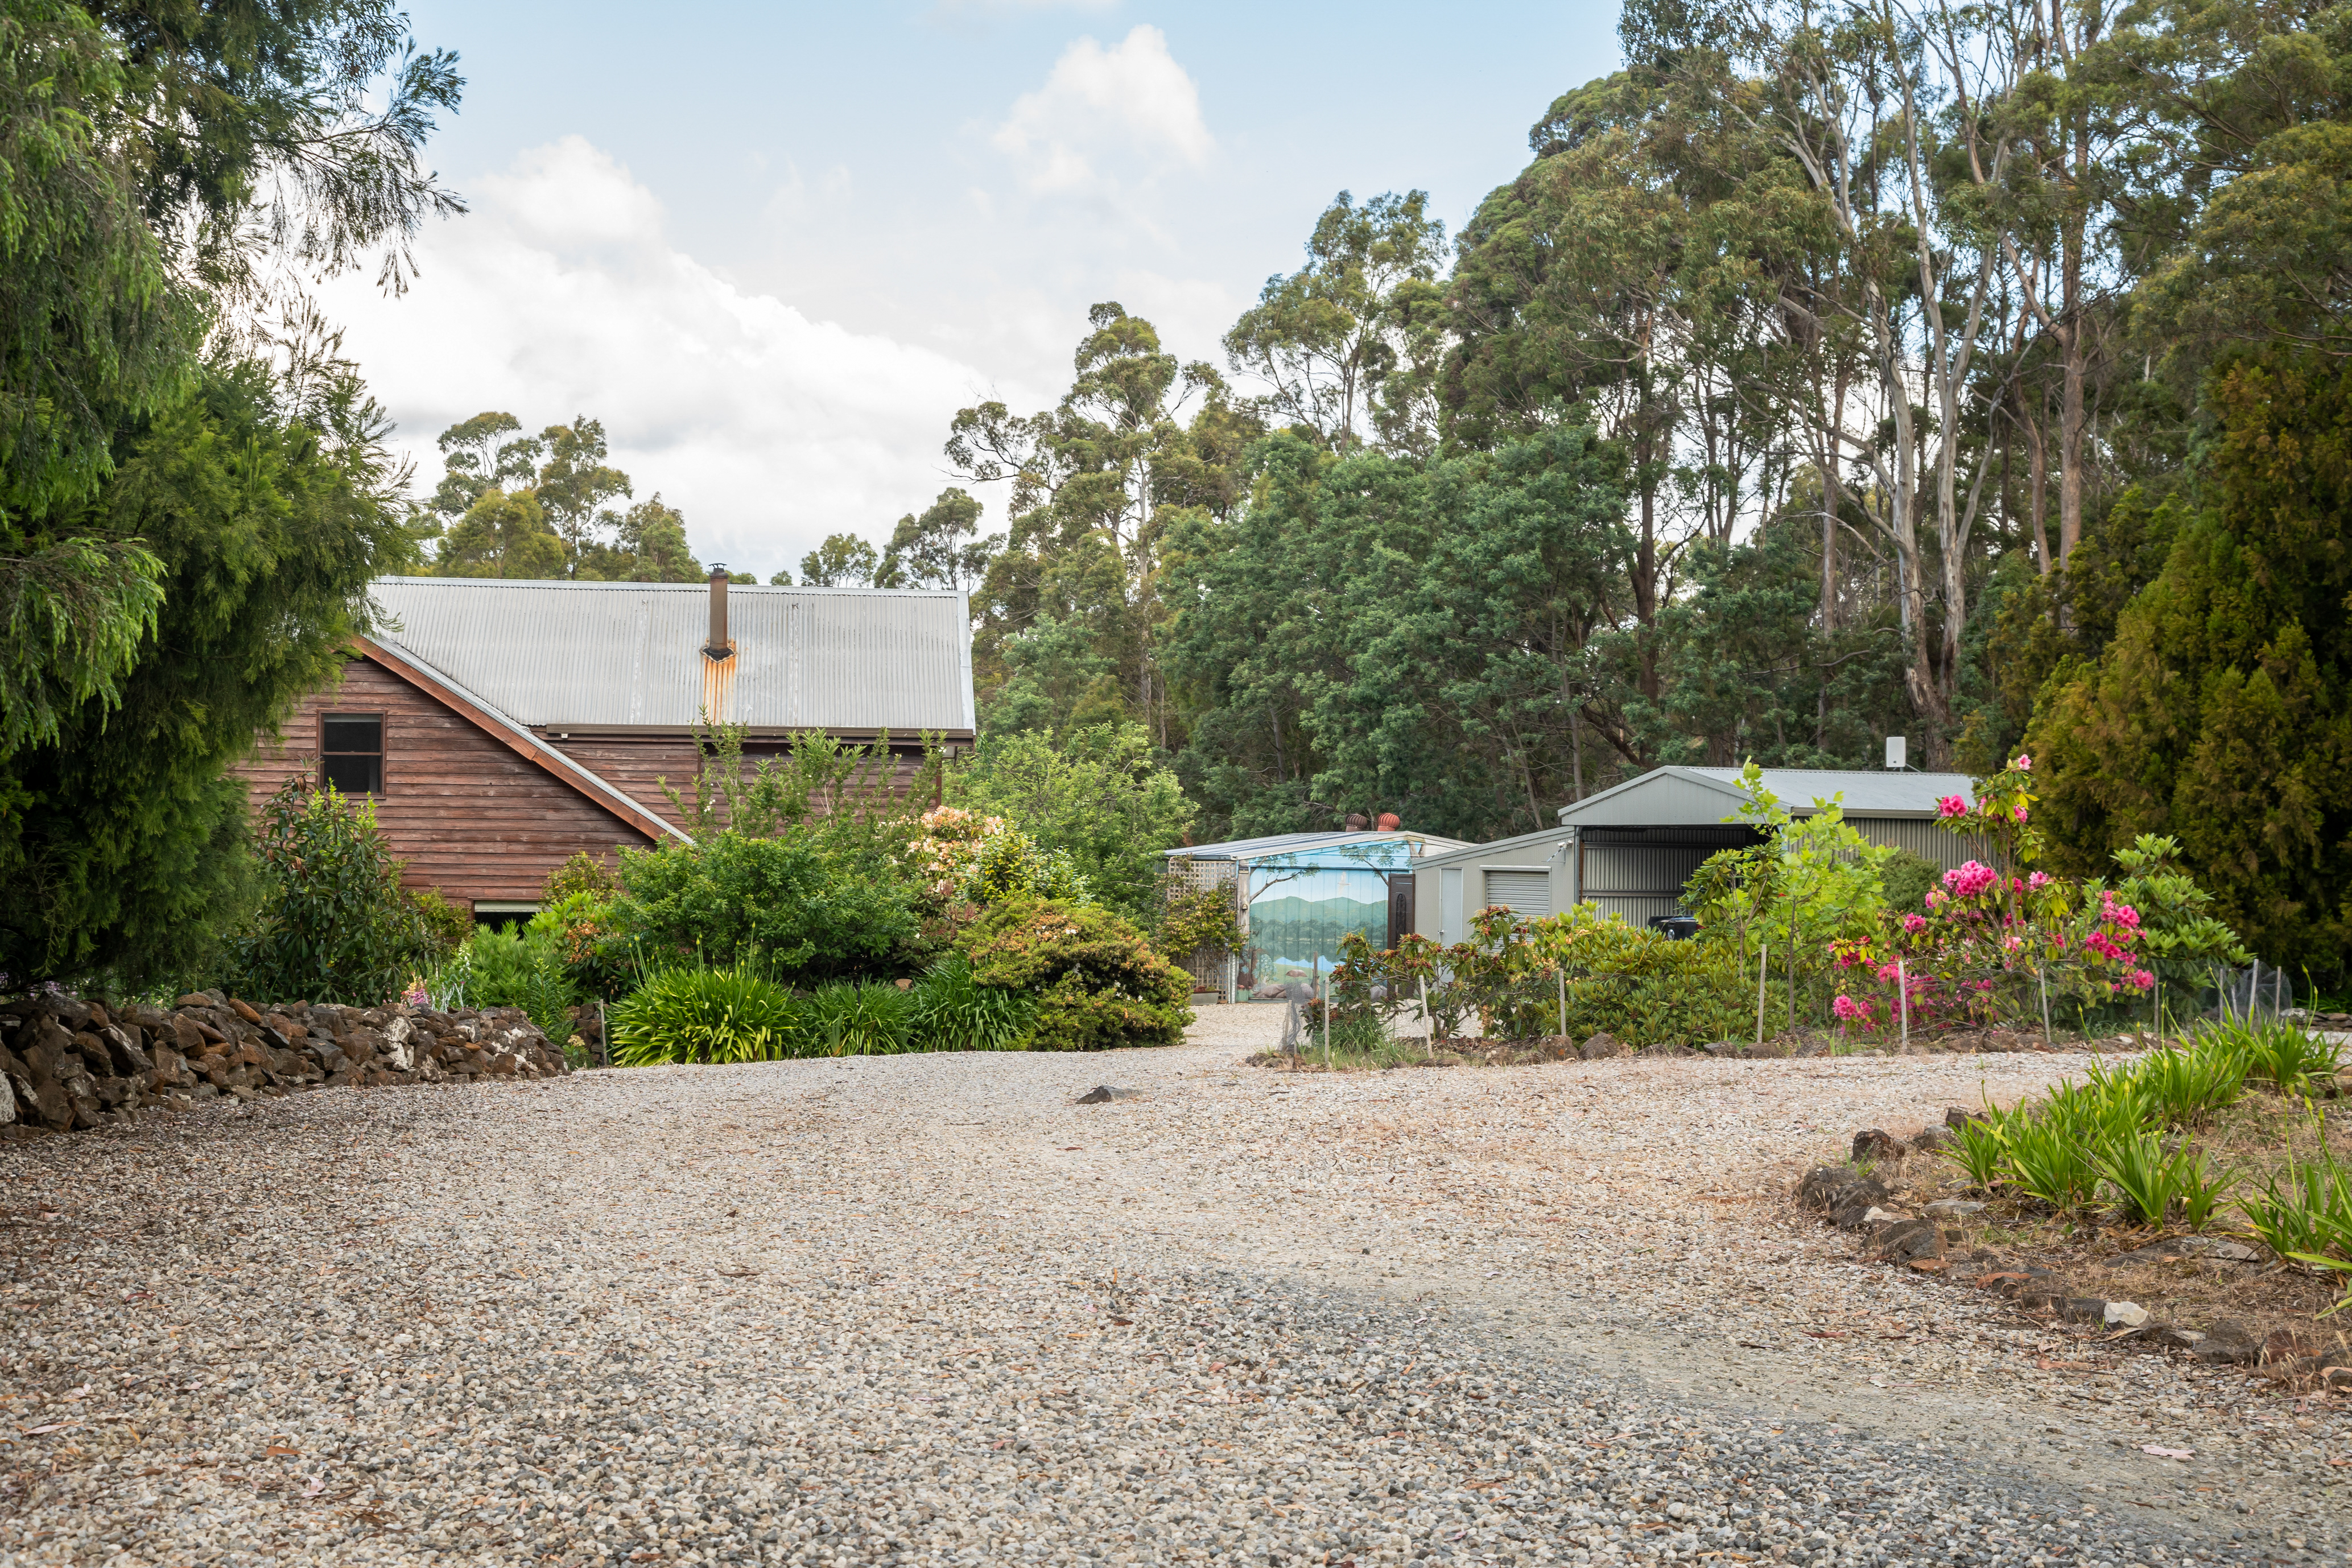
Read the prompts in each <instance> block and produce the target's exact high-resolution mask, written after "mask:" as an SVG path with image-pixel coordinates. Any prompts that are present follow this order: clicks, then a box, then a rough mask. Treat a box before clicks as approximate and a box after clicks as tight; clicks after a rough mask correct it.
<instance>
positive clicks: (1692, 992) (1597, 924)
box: [1391, 904, 1778, 1047]
mask: <svg viewBox="0 0 2352 1568" xmlns="http://www.w3.org/2000/svg"><path fill="white" fill-rule="evenodd" d="M1471 930H1472V934H1473V940H1472V941H1470V942H1462V943H1457V944H1456V945H1455V946H1454V947H1452V948H1448V949H1445V950H1444V952H1443V963H1444V967H1445V968H1446V970H1447V971H1448V972H1450V973H1451V974H1452V975H1453V980H1452V982H1451V984H1449V985H1448V986H1447V987H1446V989H1447V990H1449V991H1452V992H1454V993H1457V994H1459V995H1460V996H1462V997H1464V998H1465V999H1466V1000H1467V1001H1468V1003H1469V1004H1470V1005H1471V1007H1472V1008H1474V1009H1475V1011H1476V1012H1477V1014H1478V1016H1479V1017H1480V1019H1481V1020H1482V1022H1483V1024H1484V1026H1485V1028H1486V1034H1487V1036H1488V1037H1490V1038H1499V1037H1514V1038H1525V1037H1531V1036H1540V1035H1551V1034H1557V1033H1559V1032H1560V1012H1561V992H1562V990H1563V985H1562V982H1563V980H1564V981H1565V983H1566V984H1565V987H1564V989H1565V991H1566V993H1567V996H1566V1001H1567V1025H1568V1027H1567V1030H1566V1032H1567V1033H1568V1034H1570V1035H1572V1036H1574V1037H1578V1038H1580V1039H1581V1038H1586V1037H1591V1036H1592V1035H1595V1034H1601V1033H1606V1034H1609V1035H1611V1036H1613V1037H1616V1038H1618V1039H1620V1040H1622V1041H1624V1042H1625V1043H1626V1044H1627V1045H1630V1046H1635V1047H1640V1046H1650V1045H1659V1044H1671V1045H1682V1046H1696V1045H1704V1044H1705V1043H1706V1042H1707V1041H1710V1040H1723V1039H1741V1038H1745V1037H1748V1035H1750V1034H1751V1033H1752V1032H1753V1031H1754V1029H1755V1026H1756V978H1755V974H1756V972H1755V967H1754V963H1753V961H1752V960H1750V961H1743V960H1742V959H1741V957H1740V955H1739V950H1738V946H1737V944H1735V943H1733V942H1721V941H1704V940H1702V941H1698V942H1676V941H1675V940H1674V939H1673V938H1671V937H1667V936H1663V935H1661V934H1659V933H1658V932H1656V931H1647V930H1644V929H1643V928H1641V927H1638V926H1632V925H1628V924H1627V923H1626V922H1625V921H1623V920H1622V919H1621V918H1619V917H1618V916H1615V915H1603V914H1601V912H1600V911H1599V910H1595V909H1594V908H1593V907H1592V906H1591V905H1590V904H1579V905H1577V906H1576V907H1575V908H1573V909H1570V910H1562V911H1561V912H1560V913H1559V914H1556V915H1552V916H1550V917H1549V918H1547V919H1544V920H1539V921H1533V922H1523V921H1519V920H1517V918H1516V917H1514V916H1513V915H1512V914H1511V913H1510V911H1509V910H1504V909H1501V908H1493V909H1488V910H1483V911H1481V912H1480V913H1479V914H1478V915H1477V916H1475V918H1474V919H1473V920H1472V921H1471ZM1391 967H1395V968H1397V969H1398V974H1399V979H1400V981H1402V980H1403V979H1408V978H1412V977H1411V976H1409V975H1406V974H1404V973H1403V966H1402V965H1392V966H1391ZM1449 1000H1450V999H1449ZM1437 1009H1438V998H1437V997H1436V996H1433V997H1432V998H1431V1010H1432V1012H1433V1013H1434V1012H1436V1011H1437ZM1775 1026H1776V1027H1777V1026H1778V1024H1777V1019H1776V1022H1775Z"/></svg>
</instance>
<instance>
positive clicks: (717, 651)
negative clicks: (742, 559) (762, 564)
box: [702, 561, 735, 660]
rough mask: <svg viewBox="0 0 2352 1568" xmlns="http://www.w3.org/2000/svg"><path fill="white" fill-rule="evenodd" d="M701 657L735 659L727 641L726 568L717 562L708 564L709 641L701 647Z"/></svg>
mask: <svg viewBox="0 0 2352 1568" xmlns="http://www.w3.org/2000/svg"><path fill="white" fill-rule="evenodd" d="M702 657H703V658H708V659H713V660H716V659H722V658H734V657H735V648H734V645H733V644H731V643H730V642H729V641H728V640H727V568H726V566H725V565H724V564H723V563H719V562H717V561H714V562H712V563H710V640H709V642H707V643H705V644H704V645H703V647H702Z"/></svg>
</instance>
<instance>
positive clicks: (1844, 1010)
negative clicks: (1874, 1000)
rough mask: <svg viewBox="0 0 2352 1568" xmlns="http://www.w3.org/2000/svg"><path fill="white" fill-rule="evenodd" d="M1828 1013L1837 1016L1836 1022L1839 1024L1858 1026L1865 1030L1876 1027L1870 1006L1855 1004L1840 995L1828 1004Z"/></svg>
mask: <svg viewBox="0 0 2352 1568" xmlns="http://www.w3.org/2000/svg"><path fill="white" fill-rule="evenodd" d="M1830 1011H1831V1012H1832V1013H1834V1014H1836V1015H1837V1019H1838V1022H1839V1023H1841V1024H1860V1025H1861V1026H1863V1027H1864V1028H1865V1029H1868V1028H1874V1027H1875V1026H1876V1017H1875V1015H1874V1014H1873V1012H1872V1011H1871V1005H1870V1004H1869V1003H1867V1002H1857V1001H1855V1000H1854V999H1853V997H1851V996H1846V995H1840V996H1839V997H1838V999H1837V1000H1836V1001H1834V1002H1832V1003H1831V1004H1830Z"/></svg>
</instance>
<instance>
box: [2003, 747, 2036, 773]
mask: <svg viewBox="0 0 2352 1568" xmlns="http://www.w3.org/2000/svg"><path fill="white" fill-rule="evenodd" d="M2009 765H2010V766H2011V767H2013V768H2015V769H2016V770H2017V771H2018V772H2019V773H2032V771H2033V759H2032V757H2031V756H2028V755H2027V754H2026V753H2025V752H2018V753H2017V761H2015V762H2013V763H2010V764H2009Z"/></svg>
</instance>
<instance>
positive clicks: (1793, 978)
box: [1789, 876, 1797, 1034]
mask: <svg viewBox="0 0 2352 1568" xmlns="http://www.w3.org/2000/svg"><path fill="white" fill-rule="evenodd" d="M1789 1032H1790V1034H1795V1033H1796V1032H1797V879H1796V878H1795V877H1794V876H1791V877H1790V879H1789Z"/></svg>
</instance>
